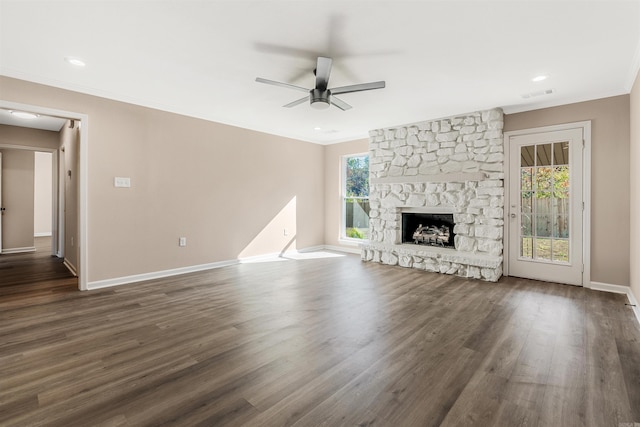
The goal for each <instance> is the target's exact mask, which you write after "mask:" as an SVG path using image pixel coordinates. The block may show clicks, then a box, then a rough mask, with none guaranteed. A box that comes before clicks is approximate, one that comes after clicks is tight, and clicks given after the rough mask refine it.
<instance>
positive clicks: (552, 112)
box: [504, 83, 640, 286]
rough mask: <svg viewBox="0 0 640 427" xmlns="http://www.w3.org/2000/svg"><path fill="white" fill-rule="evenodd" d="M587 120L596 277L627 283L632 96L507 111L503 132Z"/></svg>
mask: <svg viewBox="0 0 640 427" xmlns="http://www.w3.org/2000/svg"><path fill="white" fill-rule="evenodd" d="M636 86H637V83H636ZM636 90H638V89H636ZM636 96H637V95H636ZM636 114H638V113H636ZM585 120H591V159H592V160H591V281H592V282H599V283H604V284H611V285H624V286H628V285H629V267H630V259H629V244H630V243H629V242H630V239H629V227H630V223H629V197H628V196H627V195H628V194H629V185H630V168H629V95H621V96H614V97H610V98H603V99H597V100H594V101H587V102H580V103H576V104H569V105H562V106H558V107H551V108H544V109H540V110H533V111H526V112H523V113H516V114H505V116H504V131H505V132H508V131H514V130H521V129H530V128H536V127H542V126H550V125H557V124H564V123H573V122H580V121H585ZM637 160H640V159H637ZM631 259H632V260H633V259H634V258H631ZM635 262H637V258H635ZM632 264H633V263H632Z"/></svg>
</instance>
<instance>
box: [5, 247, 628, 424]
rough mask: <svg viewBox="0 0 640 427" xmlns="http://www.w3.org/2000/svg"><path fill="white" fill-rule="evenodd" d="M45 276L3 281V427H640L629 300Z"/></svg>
mask: <svg viewBox="0 0 640 427" xmlns="http://www.w3.org/2000/svg"><path fill="white" fill-rule="evenodd" d="M0 260H1V261H2V262H4V260H5V259H4V256H2V257H0ZM48 261H49V262H51V263H52V264H51V265H49V266H46V267H44V266H40V268H44V269H51V272H52V276H51V277H50V278H44V279H40V278H41V277H45V276H47V275H46V274H44V273H37V272H35V270H30V269H29V268H27V269H26V270H25V271H26V272H25V273H19V268H20V267H19V266H14V267H10V268H2V267H0V282H1V283H2V285H1V286H0V425H3V426H39V425H48V426H49V425H51V426H116V425H131V426H147V425H148V426H161V425H179V426H198V425H202V426H245V425H246V426H285V425H295V426H319V425H326V426H458V425H477V426H492V425H495V426H519V425H522V426H524V425H526V426H582V425H586V426H615V427H620V426H627V425H628V426H631V425H633V424H625V423H633V422H636V423H640V327H639V326H638V323H637V322H636V320H635V318H634V316H633V313H632V311H631V309H630V308H629V307H628V306H625V302H626V298H625V297H624V296H622V295H616V294H609V293H603V292H596V291H591V290H587V289H582V288H578V287H573V286H562V285H556V284H550V283H541V282H535V281H531V280H522V279H515V278H503V279H502V280H501V281H500V282H499V283H497V284H493V283H485V282H480V281H475V280H466V279H462V278H457V277H451V276H446V275H439V274H432V273H425V272H419V271H416V270H411V269H404V268H400V267H388V266H382V265H377V264H371V263H362V262H360V260H359V258H358V257H356V256H340V257H333V258H321V259H308V260H295V261H294V260H290V261H282V262H270V263H269V262H267V263H257V264H241V265H237V266H231V267H225V268H221V269H217V270H211V271H206V272H200V273H193V274H189V275H184V276H176V277H171V278H166V279H162V280H154V281H149V282H144V283H138V284H132V285H126V286H120V287H116V288H109V289H104V290H99V291H91V292H79V291H75V286H76V285H75V284H74V282H73V281H74V280H75V279H73V278H70V277H68V275H67V277H63V276H64V274H63V271H62V270H58V268H59V267H61V266H60V265H59V263H57V264H56V263H55V262H54V260H52V259H49V260H48ZM44 264H46V263H44ZM1 265H4V264H0V266H1ZM7 265H8V264H7ZM33 268H35V267H33ZM62 268H64V267H63V266H62ZM36 270H38V269H37V268H36ZM43 271H44V270H43ZM58 274H59V276H58Z"/></svg>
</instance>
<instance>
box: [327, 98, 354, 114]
mask: <svg viewBox="0 0 640 427" xmlns="http://www.w3.org/2000/svg"><path fill="white" fill-rule="evenodd" d="M331 103H332V104H333V105H335V106H336V107H338V108H339V109H341V110H342V111H347V110H349V109H351V105H349V104H347V103H346V102H344V101H343V100H341V99H338V98H336V97H335V96H331Z"/></svg>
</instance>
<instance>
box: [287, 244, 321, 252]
mask: <svg viewBox="0 0 640 427" xmlns="http://www.w3.org/2000/svg"><path fill="white" fill-rule="evenodd" d="M324 249H325V246H324V245H318V246H309V247H308V248H302V249H298V250H297V252H298V253H301V254H304V253H307V252H317V251H322V250H324ZM285 253H286V252H285Z"/></svg>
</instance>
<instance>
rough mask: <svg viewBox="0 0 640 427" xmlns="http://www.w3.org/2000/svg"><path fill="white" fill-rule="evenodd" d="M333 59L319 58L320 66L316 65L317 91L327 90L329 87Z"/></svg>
mask: <svg viewBox="0 0 640 427" xmlns="http://www.w3.org/2000/svg"><path fill="white" fill-rule="evenodd" d="M332 62H333V61H332V60H331V58H325V57H324V56H318V64H317V65H316V89H318V90H319V91H325V90H327V86H328V85H329V74H331V63H332Z"/></svg>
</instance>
